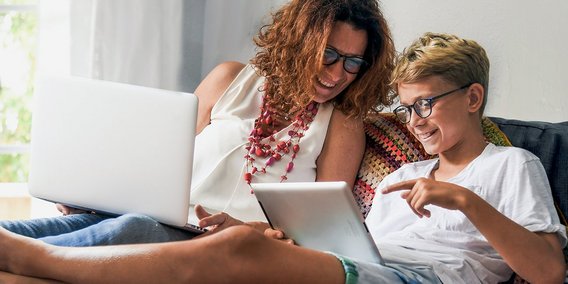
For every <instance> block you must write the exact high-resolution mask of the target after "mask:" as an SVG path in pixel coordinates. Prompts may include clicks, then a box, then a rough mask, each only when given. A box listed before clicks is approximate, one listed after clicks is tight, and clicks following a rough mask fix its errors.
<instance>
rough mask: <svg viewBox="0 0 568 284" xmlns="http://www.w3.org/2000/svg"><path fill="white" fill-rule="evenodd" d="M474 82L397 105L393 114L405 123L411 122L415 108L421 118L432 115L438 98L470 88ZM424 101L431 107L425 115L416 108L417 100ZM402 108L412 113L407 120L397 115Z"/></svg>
mask: <svg viewBox="0 0 568 284" xmlns="http://www.w3.org/2000/svg"><path fill="white" fill-rule="evenodd" d="M473 84H475V82H471V83H468V84H466V85H463V86H461V87H459V88H457V89H453V90H451V91H447V92H445V93H443V94H440V95H437V96H433V97H430V98H424V99H419V100H416V101H415V102H414V103H413V104H412V105H399V106H398V107H396V108H395V109H394V110H393V111H392V112H393V114H394V115H395V117H396V118H397V119H398V120H399V121H400V122H402V123H403V124H407V123H409V122H410V120H411V119H412V109H414V112H415V113H416V115H418V116H420V117H421V118H427V117H429V116H430V115H432V107H433V106H434V105H433V103H434V102H435V101H437V100H439V99H441V98H443V97H445V96H448V95H451V94H452V93H455V92H457V91H460V90H463V89H465V88H469V87H470V86H471V85H473ZM424 101H425V102H426V103H427V105H428V106H429V107H428V108H429V109H430V112H429V113H428V114H427V115H424V116H423V115H422V114H420V111H418V110H416V103H417V102H424ZM401 109H404V110H406V111H408V113H410V114H409V115H408V118H407V119H406V121H403V120H402V119H401V118H400V116H398V115H397V112H400V111H399V110H401Z"/></svg>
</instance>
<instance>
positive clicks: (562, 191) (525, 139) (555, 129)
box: [490, 117, 568, 222]
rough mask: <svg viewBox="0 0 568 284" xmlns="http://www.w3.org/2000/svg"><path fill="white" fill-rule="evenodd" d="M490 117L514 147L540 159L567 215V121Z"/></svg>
mask: <svg viewBox="0 0 568 284" xmlns="http://www.w3.org/2000/svg"><path fill="white" fill-rule="evenodd" d="M490 119H491V121H493V122H494V123H495V124H497V126H498V127H499V128H500V129H501V131H503V132H504V133H505V134H506V135H507V138H509V141H511V144H513V146H517V147H521V148H524V149H527V150H529V151H531V152H532V153H533V154H535V155H536V156H537V157H539V158H540V161H541V162H542V165H543V166H544V169H545V171H546V174H547V175H548V180H549V182H550V187H551V188H552V195H553V198H554V201H556V204H557V206H558V207H559V209H560V211H561V212H562V214H563V215H564V216H568V214H567V213H568V122H560V123H550V122H542V121H521V120H514V119H505V118H500V117H490ZM561 218H564V217H562V216H561ZM562 221H563V222H565V220H562Z"/></svg>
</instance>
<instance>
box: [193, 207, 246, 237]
mask: <svg viewBox="0 0 568 284" xmlns="http://www.w3.org/2000/svg"><path fill="white" fill-rule="evenodd" d="M195 215H197V218H199V224H198V225H199V227H201V228H208V229H209V231H208V232H206V233H204V234H202V235H210V234H213V233H216V232H219V231H221V230H224V229H226V228H229V227H231V226H237V225H244V224H245V223H244V222H243V221H241V220H237V219H235V218H233V217H231V216H229V214H227V213H225V212H221V213H216V214H211V213H209V212H207V211H205V209H203V207H202V206H201V205H199V204H198V205H195Z"/></svg>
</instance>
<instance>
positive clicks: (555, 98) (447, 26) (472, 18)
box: [381, 0, 568, 122]
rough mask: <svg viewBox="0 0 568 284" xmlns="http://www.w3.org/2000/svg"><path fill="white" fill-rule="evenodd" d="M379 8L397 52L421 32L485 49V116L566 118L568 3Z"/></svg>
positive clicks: (416, 3) (404, 0)
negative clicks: (459, 39)
mask: <svg viewBox="0 0 568 284" xmlns="http://www.w3.org/2000/svg"><path fill="white" fill-rule="evenodd" d="M381 6H382V8H383V12H384V14H385V17H386V18H387V20H388V21H389V23H390V26H391V29H392V33H393V36H394V41H395V44H396V47H397V50H398V51H402V49H403V48H404V46H406V45H408V44H410V43H411V42H412V40H413V39H415V38H417V37H418V36H420V35H421V34H422V33H424V32H426V31H433V32H446V33H453V34H456V35H459V36H461V37H464V38H469V39H473V40H475V41H477V42H478V43H479V44H481V45H482V46H483V47H485V49H486V51H487V53H488V55H489V59H490V61H491V71H490V72H491V73H490V82H489V85H490V86H489V97H488V101H489V102H488V105H487V108H486V114H487V115H490V116H501V117H506V118H515V119H523V120H543V121H551V122H558V121H567V120H568V71H567V70H566V68H567V66H568V51H567V46H568V37H567V36H568V32H567V30H566V29H567V28H568V1H566V0H543V1H528V0H499V1H493V0H476V1H455V0H429V1H423V0H382V1H381Z"/></svg>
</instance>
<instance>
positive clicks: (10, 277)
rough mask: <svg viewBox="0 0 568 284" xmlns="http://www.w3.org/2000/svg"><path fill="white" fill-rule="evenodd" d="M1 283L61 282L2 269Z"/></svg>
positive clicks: (53, 283)
mask: <svg viewBox="0 0 568 284" xmlns="http://www.w3.org/2000/svg"><path fill="white" fill-rule="evenodd" d="M0 283H18V284H56V283H61V282H59V281H53V280H47V279H41V278H32V277H27V276H21V275H16V274H11V273H8V272H3V271H0Z"/></svg>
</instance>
